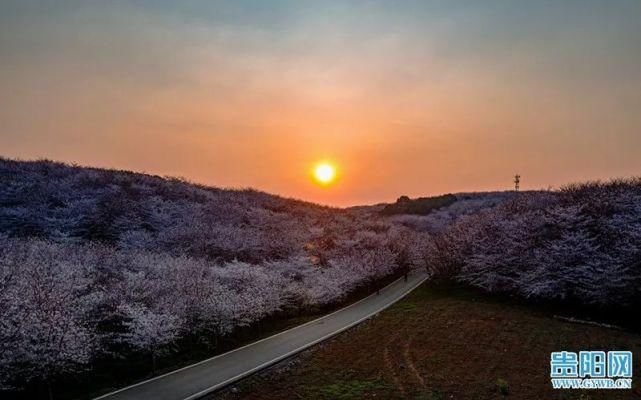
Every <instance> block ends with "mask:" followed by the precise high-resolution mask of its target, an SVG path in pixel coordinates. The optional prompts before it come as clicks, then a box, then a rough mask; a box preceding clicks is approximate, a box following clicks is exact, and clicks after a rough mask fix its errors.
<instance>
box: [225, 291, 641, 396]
mask: <svg viewBox="0 0 641 400" xmlns="http://www.w3.org/2000/svg"><path fill="white" fill-rule="evenodd" d="M597 349H598V350H609V349H613V350H614V349H621V350H632V351H633V353H634V355H635V357H636V358H635V360H634V361H635V365H634V374H635V378H633V387H634V389H633V390H632V391H629V390H618V391H603V390H601V391H583V392H581V391H575V390H553V389H552V388H551V386H550V381H549V369H550V367H549V357H550V352H551V351H560V350H569V351H579V350H597ZM639 354H641V335H639V334H635V333H628V332H623V331H619V330H611V329H606V328H601V327H595V326H586V325H580V324H573V323H568V322H563V321H559V320H557V319H554V318H552V316H551V315H550V314H547V313H545V312H542V311H539V310H535V309H532V308H528V307H524V306H521V305H516V304H506V302H505V301H498V300H495V299H491V298H487V297H483V296H480V295H477V294H475V293H471V292H469V291H465V290H461V289H450V290H445V289H442V288H431V287H429V286H427V285H424V286H422V287H421V288H419V289H417V290H416V291H415V292H414V293H412V294H411V295H410V296H408V297H407V298H406V299H404V300H403V301H401V302H399V303H397V304H396V305H394V306H393V307H391V308H390V309H388V310H386V311H385V312H383V313H381V315H380V316H379V317H377V318H375V319H373V320H370V321H368V322H367V323H365V324H363V325H360V326H359V327H357V328H355V329H352V330H350V331H348V332H346V333H343V334H341V335H339V336H337V337H336V338H335V339H333V340H331V341H330V342H328V343H326V344H323V345H321V346H319V347H317V348H315V349H313V350H310V351H308V352H306V353H304V354H303V355H302V356H300V357H298V359H297V360H295V361H294V362H293V363H292V362H286V363H284V364H282V365H281V366H280V367H276V368H275V370H272V371H267V372H265V373H263V374H261V375H258V376H255V377H253V378H250V379H248V380H246V381H244V382H242V383H241V384H239V385H238V386H237V389H238V390H236V389H234V390H233V392H232V390H227V391H226V392H223V393H219V394H217V395H216V396H214V397H215V398H219V397H220V398H224V399H237V398H242V399H260V400H266V399H277V398H278V399H280V398H288V399H296V398H305V399H307V398H313V399H361V398H378V399H403V398H408V399H501V398H504V395H502V394H501V393H500V392H499V388H498V383H497V381H498V380H499V379H500V380H503V381H505V382H506V384H507V388H508V393H509V394H508V396H507V398H512V399H526V400H527V399H532V400H538V399H544V398H545V399H582V400H587V399H630V398H639V397H641V389H640V386H639V378H638V376H639V375H638V372H637V371H640V370H641V366H640V365H639V364H640V363H639Z"/></svg>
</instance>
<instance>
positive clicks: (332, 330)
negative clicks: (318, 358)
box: [96, 272, 427, 400]
mask: <svg viewBox="0 0 641 400" xmlns="http://www.w3.org/2000/svg"><path fill="white" fill-rule="evenodd" d="M426 278H427V275H426V274H425V273H423V272H414V273H413V274H411V275H410V276H409V277H408V281H407V282H405V281H404V279H403V278H401V279H399V280H397V281H394V282H393V283H391V284H390V285H388V286H386V287H385V288H383V289H381V291H380V292H379V293H378V294H373V295H371V296H369V297H366V298H364V299H362V300H360V301H358V302H356V303H354V304H352V305H350V306H347V307H345V308H342V309H340V310H338V311H336V312H333V313H331V314H328V315H326V316H324V317H321V318H318V319H316V320H313V321H310V322H307V323H305V324H303V325H300V326H297V327H295V328H292V329H289V330H286V331H283V332H281V333H278V334H276V335H273V336H270V337H268V338H265V339H262V340H259V341H257V342H254V343H251V344H248V345H246V346H243V347H240V348H238V349H235V350H232V351H230V352H227V353H224V354H221V355H218V356H216V357H213V358H210V359H207V360H204V361H201V362H199V363H196V364H193V365H190V366H188V367H185V368H181V369H179V370H176V371H173V372H170V373H168V374H165V375H161V376H158V377H155V378H153V379H150V380H147V381H144V382H140V383H138V384H135V385H132V386H129V387H126V388H123V389H120V390H117V391H115V392H112V393H108V394H106V395H103V396H100V397H98V398H97V399H96V400H98V399H105V400H134V399H135V400H191V399H197V398H199V397H201V396H204V395H206V394H207V393H211V392H213V391H215V390H216V389H220V388H222V387H224V386H226V385H229V384H230V383H232V382H235V381H237V380H239V379H241V378H243V377H246V376H248V375H250V374H252V373H254V372H257V371H259V370H261V369H263V368H266V367H268V366H270V365H272V364H275V363H277V362H278V361H281V360H283V359H285V358H287V357H289V356H292V355H294V354H296V353H298V352H300V351H302V350H305V349H306V348H308V347H310V346H312V345H314V344H316V343H318V342H321V341H323V340H325V339H328V338H330V337H332V336H334V335H336V334H337V333H339V332H342V331H344V330H346V329H348V328H350V327H352V326H354V325H356V324H358V323H360V322H362V321H364V320H366V319H367V318H369V317H371V316H373V315H375V314H377V313H378V312H380V311H382V310H383V309H385V308H387V307H389V306H390V305H392V304H394V303H395V302H396V301H398V300H400V299H401V298H402V297H403V296H405V295H406V294H408V293H409V292H411V291H412V290H413V289H414V288H416V287H417V286H418V285H420V284H421V283H422V282H423V281H425V279H426Z"/></svg>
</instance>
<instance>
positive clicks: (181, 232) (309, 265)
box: [0, 160, 420, 387]
mask: <svg viewBox="0 0 641 400" xmlns="http://www.w3.org/2000/svg"><path fill="white" fill-rule="evenodd" d="M0 182H1V185H0V266H1V268H0V321H2V324H0V382H2V384H3V385H4V386H6V387H21V386H24V385H25V384H27V383H29V384H30V385H31V386H32V387H33V386H38V385H42V384H44V383H45V382H47V381H48V382H51V381H56V380H58V379H61V378H69V377H70V376H74V375H75V374H77V373H78V372H80V371H85V370H87V369H89V370H91V369H94V368H96V366H101V367H100V368H101V369H100V371H101V373H102V374H108V372H107V371H108V370H109V369H110V368H114V367H115V366H117V365H122V361H119V360H123V359H124V360H127V359H132V357H133V358H135V357H140V356H144V357H149V359H150V360H151V362H150V363H149V369H152V368H153V365H154V364H155V362H156V359H157V358H159V357H163V356H165V355H167V354H169V353H171V352H174V351H176V350H177V349H179V348H181V346H184V345H185V343H191V344H190V346H193V343H201V344H202V346H205V347H209V348H212V349H216V347H217V343H218V340H219V339H220V338H225V337H228V336H229V335H231V334H233V333H234V332H236V331H237V330H238V329H240V328H243V327H249V326H253V325H254V324H257V323H258V322H260V321H262V320H264V319H266V318H268V317H270V316H276V315H296V314H298V313H301V312H307V311H309V310H312V311H313V310H315V309H317V308H318V307H322V306H325V305H328V304H337V303H340V302H341V301H343V300H344V299H345V298H346V297H347V296H348V295H349V294H350V293H353V292H354V291H355V290H357V289H358V288H362V287H366V286H367V285H371V284H373V283H375V282H377V281H379V280H380V279H384V278H386V277H388V276H390V275H392V274H394V273H398V271H400V270H404V269H407V268H410V267H418V266H419V265H420V259H419V257H418V255H417V250H418V249H419V248H420V246H419V245H418V244H417V243H418V240H419V238H418V237H417V236H416V235H414V234H412V232H411V231H410V230H409V229H407V228H405V227H402V226H400V225H397V224H394V223H393V222H391V221H386V220H384V219H381V218H373V217H372V215H371V213H370V212H367V211H360V212H349V211H346V210H340V209H334V208H329V207H322V206H318V205H314V204H310V203H305V202H302V201H298V200H291V199H284V198H281V197H278V196H273V195H269V194H266V193H261V192H257V191H253V190H224V189H218V188H211V187H205V186H201V185H194V184H191V183H188V182H185V181H182V180H178V179H171V178H169V179H167V178H161V177H157V176H150V175H144V174H136V173H131V172H126V171H114V170H101V169H95V168H83V167H77V166H69V165H65V164H60V163H55V162H50V161H37V162H23V161H13V160H0Z"/></svg>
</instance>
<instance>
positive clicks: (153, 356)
mask: <svg viewBox="0 0 641 400" xmlns="http://www.w3.org/2000/svg"><path fill="white" fill-rule="evenodd" d="M151 374H152V375H156V352H155V351H152V352H151Z"/></svg>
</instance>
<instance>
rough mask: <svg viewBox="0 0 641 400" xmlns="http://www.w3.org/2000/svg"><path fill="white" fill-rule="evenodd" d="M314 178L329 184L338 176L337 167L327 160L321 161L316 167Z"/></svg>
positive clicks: (321, 182)
mask: <svg viewBox="0 0 641 400" xmlns="http://www.w3.org/2000/svg"><path fill="white" fill-rule="evenodd" d="M314 178H315V179H316V181H318V182H319V183H320V184H323V185H328V184H330V183H332V182H333V181H334V179H335V178H336V168H335V167H334V166H333V165H331V164H329V163H326V162H323V163H320V164H318V165H317V166H316V168H314Z"/></svg>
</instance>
